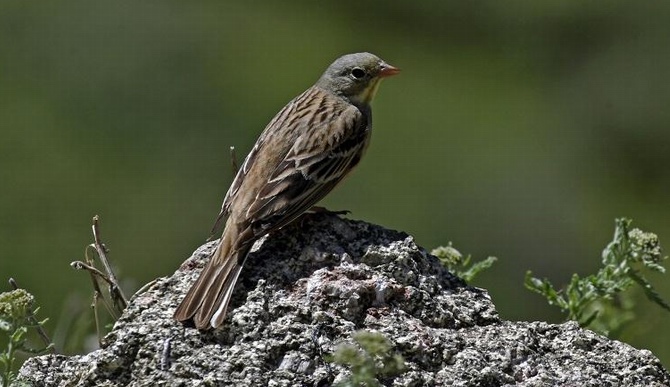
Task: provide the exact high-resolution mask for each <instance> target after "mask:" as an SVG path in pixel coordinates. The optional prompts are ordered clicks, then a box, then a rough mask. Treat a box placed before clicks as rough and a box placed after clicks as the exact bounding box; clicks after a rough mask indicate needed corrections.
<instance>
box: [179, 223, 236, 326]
mask: <svg viewBox="0 0 670 387" xmlns="http://www.w3.org/2000/svg"><path fill="white" fill-rule="evenodd" d="M231 234H234V233H224V236H223V238H222V239H221V243H219V246H218V247H217V248H216V250H215V251H214V254H213V255H212V258H211V259H210V260H209V262H208V263H207V265H206V266H205V268H204V269H203V270H202V272H201V273H200V276H199V277H198V279H197V280H196V281H195V284H193V286H191V288H190V289H189V290H188V292H187V293H186V296H185V297H184V299H183V300H182V302H181V304H179V306H178V307H177V310H175V312H174V318H175V319H176V320H178V321H189V320H193V323H194V325H195V327H196V328H198V329H211V328H216V327H218V326H220V325H221V324H222V323H223V320H224V318H225V317H226V311H227V309H228V303H230V298H231V296H232V295H233V289H234V288H235V283H236V282H237V278H238V277H239V275H240V271H242V265H243V264H244V259H245V258H246V254H247V252H248V251H249V249H248V248H243V249H241V250H239V249H233V248H232V245H233V242H232V241H231V240H230V239H233V238H231Z"/></svg>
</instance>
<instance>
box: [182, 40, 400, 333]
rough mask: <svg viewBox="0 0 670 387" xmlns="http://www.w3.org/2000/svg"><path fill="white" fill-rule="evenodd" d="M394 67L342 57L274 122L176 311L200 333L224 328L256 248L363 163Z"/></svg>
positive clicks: (236, 185) (247, 163) (231, 193)
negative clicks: (378, 98)
mask: <svg viewBox="0 0 670 387" xmlns="http://www.w3.org/2000/svg"><path fill="white" fill-rule="evenodd" d="M399 71H400V70H398V69H397V68H395V67H393V66H391V65H389V64H387V63H386V62H384V61H383V60H381V59H379V58H378V57H377V56H375V55H372V54H370V53H357V54H350V55H345V56H342V57H340V58H338V59H337V60H335V62H333V63H332V64H331V65H330V66H329V67H328V69H327V70H326V72H325V73H324V74H323V75H322V76H321V78H320V79H319V80H318V81H317V82H316V84H315V85H314V86H312V87H310V88H309V89H307V90H306V91H305V92H304V93H302V94H300V95H299V96H298V97H296V98H295V99H293V100H292V101H291V102H289V103H288V104H287V105H286V106H285V107H284V108H283V109H282V110H281V111H280V112H279V113H277V115H276V116H275V117H274V118H273V119H272V121H270V123H269V124H268V125H267V127H266V128H265V130H263V133H261V135H260V137H259V138H258V140H257V141H256V144H255V145H254V147H253V149H252V150H251V152H250V153H249V155H248V156H247V158H246V159H245V160H244V163H243V164H242V167H241V168H240V169H239V171H238V172H237V176H236V177H235V180H234V181H233V183H232V185H231V186H230V188H229V189H228V193H227V194H226V197H225V199H224V201H223V205H222V207H221V213H220V214H219V216H218V218H217V220H216V224H215V226H214V227H215V229H216V228H217V227H218V226H219V224H220V223H221V222H222V221H223V220H224V219H225V220H226V223H225V228H224V231H223V236H222V237H221V240H220V242H219V245H218V247H217V249H216V251H215V252H214V254H213V256H212V258H211V259H210V261H209V263H208V264H207V266H205V268H204V269H203V271H202V273H201V274H200V277H198V279H197V281H196V282H195V284H194V285H193V286H192V287H191V289H190V290H189V291H188V293H186V297H184V300H183V301H182V302H181V304H180V305H179V307H177V310H176V311H175V314H174V318H175V319H177V320H179V321H189V320H192V321H193V323H194V324H195V327H196V328H198V329H211V328H216V327H218V326H220V325H221V324H222V323H223V320H224V318H225V317H226V310H227V308H228V303H229V302H230V298H231V296H232V294H233V288H234V287H235V283H236V282H237V278H238V277H239V275H240V271H241V270H242V265H244V261H245V259H246V256H247V254H248V253H249V250H250V249H251V246H252V245H253V244H254V242H255V241H256V240H258V239H259V238H261V237H262V236H263V235H265V234H267V233H269V232H272V231H274V230H277V229H279V228H280V227H283V226H285V225H287V224H288V223H290V222H291V221H293V220H295V219H296V218H298V217H299V216H300V215H302V214H303V213H304V212H305V211H307V210H309V209H310V208H311V207H312V206H313V205H314V204H316V203H317V202H318V201H319V200H321V199H322V198H323V197H324V196H326V194H328V193H329V192H330V191H331V190H332V189H333V188H334V187H335V186H336V185H337V184H338V183H339V182H340V181H342V179H343V178H344V177H345V176H346V175H347V174H348V173H349V172H351V170H352V169H353V168H354V167H355V166H356V165H357V164H358V162H359V161H360V160H361V157H362V156H363V153H365V150H366V148H367V146H368V143H369V141H370V133H371V130H372V111H371V109H370V102H372V99H373V98H374V96H375V93H376V91H377V88H378V86H379V83H380V81H381V80H382V78H385V77H389V76H391V75H395V74H397V73H398V72H399Z"/></svg>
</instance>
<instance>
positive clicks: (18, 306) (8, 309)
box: [0, 289, 53, 387]
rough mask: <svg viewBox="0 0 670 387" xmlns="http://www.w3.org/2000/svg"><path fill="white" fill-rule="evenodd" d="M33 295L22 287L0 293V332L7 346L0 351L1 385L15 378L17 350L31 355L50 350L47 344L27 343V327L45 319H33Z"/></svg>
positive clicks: (35, 325)
mask: <svg viewBox="0 0 670 387" xmlns="http://www.w3.org/2000/svg"><path fill="white" fill-rule="evenodd" d="M33 303H34V297H33V295H32V294H30V293H28V292H27V291H25V290H24V289H16V290H13V291H11V292H4V293H0V332H2V334H4V335H6V336H7V339H8V340H7V347H6V348H5V349H4V351H2V353H0V366H1V367H2V369H1V370H0V372H1V374H0V381H1V382H2V386H3V387H7V386H9V385H10V384H11V383H12V382H14V381H15V379H16V374H15V373H14V364H15V361H16V357H17V353H18V352H26V353H30V354H33V355H37V354H41V353H44V352H46V351H48V350H50V349H51V348H52V347H53V345H52V344H49V345H47V346H46V347H44V348H41V349H34V348H30V347H29V346H28V345H27V343H28V339H27V333H28V329H29V328H40V327H42V325H44V323H45V322H46V321H47V320H46V319H45V320H43V321H37V320H35V313H36V312H37V310H33Z"/></svg>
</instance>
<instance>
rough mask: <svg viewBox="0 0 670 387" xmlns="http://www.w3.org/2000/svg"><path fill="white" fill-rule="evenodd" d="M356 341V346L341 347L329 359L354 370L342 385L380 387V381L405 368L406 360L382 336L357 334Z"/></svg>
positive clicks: (355, 334)
mask: <svg viewBox="0 0 670 387" xmlns="http://www.w3.org/2000/svg"><path fill="white" fill-rule="evenodd" d="M353 340H354V342H355V343H356V345H353V344H341V345H340V346H338V348H337V349H336V350H335V353H333V354H332V355H331V356H330V359H329V361H331V362H333V363H336V364H340V365H344V366H349V367H350V368H351V377H349V379H347V380H345V381H343V382H341V383H340V384H338V385H339V386H341V387H358V386H368V387H371V386H380V385H381V384H380V382H379V379H378V378H388V377H393V376H396V375H398V374H400V373H401V372H403V370H404V369H405V360H404V359H403V358H402V356H400V355H398V354H394V353H393V352H392V348H391V343H390V342H389V341H388V339H386V337H384V336H383V335H382V334H381V333H375V332H367V331H358V332H355V333H354V334H353Z"/></svg>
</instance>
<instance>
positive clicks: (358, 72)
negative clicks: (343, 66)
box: [351, 67, 365, 79]
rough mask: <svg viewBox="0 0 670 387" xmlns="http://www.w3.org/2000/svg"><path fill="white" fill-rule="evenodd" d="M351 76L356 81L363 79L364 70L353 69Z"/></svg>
mask: <svg viewBox="0 0 670 387" xmlns="http://www.w3.org/2000/svg"><path fill="white" fill-rule="evenodd" d="M351 76H352V77H354V78H356V79H362V78H363V77H365V70H363V69H361V68H358V67H356V68H355V69H353V70H351Z"/></svg>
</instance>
